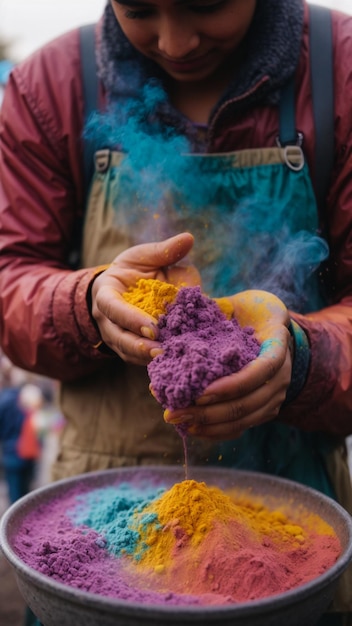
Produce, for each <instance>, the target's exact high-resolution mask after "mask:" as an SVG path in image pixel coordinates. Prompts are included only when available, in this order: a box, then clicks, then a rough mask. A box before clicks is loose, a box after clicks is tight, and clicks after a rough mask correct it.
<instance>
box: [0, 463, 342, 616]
mask: <svg viewBox="0 0 352 626" xmlns="http://www.w3.org/2000/svg"><path fill="white" fill-rule="evenodd" d="M165 470H167V472H165ZM192 470H195V471H196V472H197V471H198V472H201V473H203V472H204V473H205V474H210V473H211V474H217V475H218V476H219V477H220V476H227V477H228V476H229V474H230V473H233V474H234V477H235V476H242V477H244V476H245V477H246V478H249V477H251V478H253V480H254V481H255V480H259V481H261V482H263V483H264V482H272V483H275V485H280V484H281V485H282V486H283V487H284V486H285V485H286V486H287V487H289V488H290V489H291V491H292V490H293V491H296V492H297V493H300V492H302V493H309V494H310V495H311V496H312V497H313V499H316V500H317V499H319V500H321V501H322V502H325V503H326V504H327V505H328V507H330V508H332V509H335V510H336V511H337V512H338V515H339V516H340V519H342V520H343V522H344V524H345V527H346V529H347V535H348V541H347V545H346V548H345V550H344V552H343V553H342V554H341V555H340V557H339V558H338V559H337V561H336V562H335V563H334V564H333V565H332V566H331V567H330V568H329V569H328V570H327V571H326V572H324V573H323V574H321V575H320V576H318V577H317V578H315V579H313V580H312V581H308V582H307V583H305V584H303V585H299V586H297V587H295V588H294V589H291V590H289V591H285V592H283V593H280V594H276V595H274V596H273V595H270V596H267V597H265V598H260V599H258V600H251V601H246V602H238V603H236V604H235V603H233V604H226V605H224V604H221V605H209V604H203V605H202V604H200V605H182V604H181V605H179V604H177V605H175V604H173V605H166V604H165V603H163V604H161V603H160V604H149V603H144V602H135V601H129V600H123V599H119V598H113V597H111V596H102V595H98V594H94V593H91V592H89V591H84V590H81V589H77V588H75V587H70V586H69V585H65V584H63V583H61V582H59V581H56V580H54V579H52V578H50V577H49V576H46V575H45V574H42V573H41V572H38V571H37V570H36V569H34V568H32V567H31V566H30V565H27V564H25V563H24V562H23V561H22V560H21V559H20V558H19V557H18V556H17V554H16V553H15V551H14V550H13V548H12V547H11V544H10V541H9V539H8V532H9V530H10V526H11V523H12V520H13V518H14V517H15V516H16V514H17V512H18V510H21V509H22V507H23V506H24V505H27V506H29V504H30V503H31V501H32V500H36V499H38V497H39V498H40V497H42V496H45V495H47V494H48V495H49V494H50V493H55V492H57V491H60V490H61V489H64V490H65V488H66V487H67V488H69V487H70V486H72V485H75V484H77V483H78V482H79V481H83V482H87V483H88V482H89V481H90V480H92V479H94V478H95V479H97V480H99V479H101V480H102V481H103V482H104V479H105V478H108V477H109V476H110V475H117V476H120V475H124V474H131V473H132V474H135V473H142V474H143V473H146V472H155V471H157V472H159V473H160V472H161V474H163V473H165V474H166V473H168V474H171V473H172V472H177V473H179V472H180V471H182V467H181V466H178V465H143V466H125V467H121V468H111V469H107V470H98V471H93V472H86V473H84V474H78V475H76V476H72V477H69V478H64V479H61V480H58V481H55V482H52V483H49V484H47V485H44V486H42V487H39V488H37V489H34V490H33V491H31V492H29V493H28V494H26V495H25V496H23V497H22V498H20V499H19V500H17V501H16V502H15V503H14V504H12V505H10V507H9V508H8V509H7V510H6V511H5V512H4V514H3V515H2V517H1V519H0V551H2V552H3V554H4V556H5V557H6V559H7V560H8V561H9V563H10V565H12V566H13V568H14V570H15V575H16V576H20V577H22V578H24V579H26V580H27V581H28V580H29V581H30V582H31V584H33V585H35V586H36V587H37V588H39V589H40V590H41V591H43V592H45V593H50V594H52V595H56V596H58V597H59V598H60V599H62V600H66V601H68V600H69V601H70V602H71V603H72V604H75V605H78V604H79V605H81V604H84V605H85V606H86V607H91V608H93V607H95V608H97V609H100V610H102V609H103V610H104V611H105V612H107V613H115V612H116V610H117V609H118V610H119V614H124V615H126V616H127V615H132V614H133V615H137V614H141V615H144V616H145V617H149V618H153V617H154V616H163V617H167V616H170V618H171V617H172V616H173V614H176V613H177V618H178V619H181V618H187V617H190V618H192V620H195V619H196V618H197V616H199V619H201V618H202V616H203V615H204V613H205V612H206V614H207V616H209V617H213V618H216V617H219V618H221V617H222V616H225V615H226V616H231V613H234V614H236V616H238V617H240V616H241V617H244V616H246V615H247V614H248V613H250V614H251V615H255V614H258V613H261V614H263V615H265V613H266V612H272V602H273V598H275V604H276V607H277V608H280V607H284V606H285V605H287V604H288V603H289V602H290V600H291V604H292V606H294V605H295V604H298V603H301V602H302V601H303V600H305V599H308V598H310V597H311V596H312V595H316V594H317V593H318V592H319V591H322V590H323V589H324V588H325V587H327V586H328V585H330V584H331V582H333V581H335V580H336V579H337V578H338V577H339V576H340V575H341V574H342V573H343V571H344V570H345V569H346V568H347V566H348V564H349V563H350V561H351V560H352V516H351V515H350V514H349V513H348V511H346V509H344V508H343V507H342V506H341V505H340V504H339V503H338V502H336V501H335V500H333V499H332V498H330V497H329V496H327V495H325V494H323V493H321V492H320V491H318V490H316V489H313V488H312V487H308V486H306V485H304V484H302V483H298V482H296V481H293V480H290V479H287V478H282V477H279V476H275V475H273V474H264V473H261V472H256V471H252V470H241V469H236V468H217V467H213V466H196V467H192ZM312 588H314V593H313V594H312V593H311V591H312ZM78 596H79V601H78Z"/></svg>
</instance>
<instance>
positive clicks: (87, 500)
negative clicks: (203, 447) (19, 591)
mask: <svg viewBox="0 0 352 626" xmlns="http://www.w3.org/2000/svg"><path fill="white" fill-rule="evenodd" d="M298 514H299V518H298V517H297V515H298ZM14 549H15V551H16V552H17V554H18V556H19V557H20V558H21V559H22V560H23V561H24V562H25V563H27V564H28V565H29V566H31V567H32V568H34V569H36V570H38V571H39V572H41V573H43V574H45V575H46V576H49V577H52V578H53V579H54V580H57V581H60V582H62V583H63V584H66V585H69V586H72V587H75V588H79V589H83V590H86V591H90V592H91V593H95V594H99V595H104V596H110V597H114V598H119V599H124V600H129V601H135V602H142V603H148V604H150V603H151V604H172V605H192V604H194V605H197V604H198V605H212V604H213V605H214V604H228V603H240V602H246V601H250V600H256V599H260V598H264V597H268V596H272V595H275V594H279V593H282V592H285V591H288V590H291V589H294V588H295V587H297V586H299V585H302V584H304V583H306V582H308V581H310V580H313V579H314V578H316V577H317V576H319V575H321V574H322V573H323V572H325V571H326V570H328V569H329V568H330V567H331V566H332V565H333V564H334V563H335V562H336V560H337V558H338V557H339V555H340V553H341V545H340V542H339V540H338V538H337V536H336V534H335V533H334V531H333V529H332V528H331V526H329V525H328V524H327V523H326V522H325V521H324V520H322V519H321V518H320V517H319V516H318V515H315V514H313V513H311V512H309V511H307V510H306V509H305V508H303V507H300V508H299V510H298V508H297V507H296V509H295V513H294V514H293V513H292V514H291V512H287V511H286V510H284V508H283V505H282V504H280V506H278V508H277V509H268V508H266V507H265V506H264V504H263V502H262V501H260V500H258V499H257V500H255V499H253V498H251V497H250V496H249V495H248V494H247V493H240V492H236V491H232V492H227V493H225V492H224V491H222V490H220V489H218V488H217V487H209V486H207V485H206V484H205V483H199V482H196V481H193V480H186V481H183V482H181V483H177V484H175V485H174V486H173V487H171V488H170V489H168V490H166V489H165V488H164V489H162V488H160V487H156V486H155V485H153V484H150V485H146V484H144V485H141V486H138V485H135V484H131V483H124V484H120V485H113V486H108V487H101V488H98V489H95V490H92V491H86V492H84V493H82V492H81V493H80V492H79V491H78V488H76V489H72V490H71V491H70V492H69V493H68V494H66V495H65V496H64V497H62V496H61V497H57V498H56V499H54V500H53V501H51V502H49V503H47V504H43V505H42V506H41V507H39V508H38V509H37V510H35V511H32V512H31V513H30V514H29V515H28V516H27V518H26V519H25V521H24V522H23V523H22V526H21V527H20V529H19V531H18V533H17V535H16V539H15V544H14Z"/></svg>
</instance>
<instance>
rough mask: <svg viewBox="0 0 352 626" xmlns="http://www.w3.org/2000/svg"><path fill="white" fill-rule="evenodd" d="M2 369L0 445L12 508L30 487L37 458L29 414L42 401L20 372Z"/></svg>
mask: <svg viewBox="0 0 352 626" xmlns="http://www.w3.org/2000/svg"><path fill="white" fill-rule="evenodd" d="M2 363H3V362H2ZM3 365H4V363H3ZM4 368H5V370H6V368H7V371H5V374H3V381H5V386H4V385H3V386H2V389H1V391H0V445H1V449H2V465H3V471H4V477H5V481H6V485H7V491H8V499H9V502H10V503H11V504H12V503H13V502H16V500H18V499H19V498H21V497H22V496H24V495H26V493H28V492H29V491H30V489H31V488H32V485H33V480H34V477H35V472H36V467H37V462H38V460H39V458H40V442H39V439H38V437H37V433H36V427H35V423H34V420H33V413H34V412H35V411H36V410H37V409H38V408H39V407H40V406H41V404H42V402H43V397H42V393H41V390H40V389H39V387H37V386H36V385H33V384H29V383H26V377H25V373H24V372H21V370H19V369H18V368H13V367H11V366H8V365H4Z"/></svg>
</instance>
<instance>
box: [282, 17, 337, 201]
mask: <svg viewBox="0 0 352 626" xmlns="http://www.w3.org/2000/svg"><path fill="white" fill-rule="evenodd" d="M309 14H310V24H309V38H310V73H311V84H312V103H313V117H314V127H315V152H314V163H315V165H314V172H315V188H316V198H317V204H318V206H319V207H324V205H325V201H326V194H327V191H328V185H329V182H330V177H331V172H332V168H333V162H334V72H333V44H332V26H331V12H330V10H329V9H326V8H325V7H320V6H317V5H310V6H309ZM302 140H303V136H302V134H300V133H299V132H298V131H297V129H296V120H295V77H294V76H292V77H291V79H290V81H289V82H288V83H286V85H284V87H283V88H282V90H281V96H280V130H279V138H278V141H279V144H280V145H281V146H288V145H301V144H302Z"/></svg>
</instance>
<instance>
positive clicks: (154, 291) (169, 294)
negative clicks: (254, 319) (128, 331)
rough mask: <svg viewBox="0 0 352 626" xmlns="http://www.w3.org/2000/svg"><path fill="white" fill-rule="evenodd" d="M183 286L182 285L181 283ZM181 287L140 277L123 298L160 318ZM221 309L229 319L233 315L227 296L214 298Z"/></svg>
mask: <svg viewBox="0 0 352 626" xmlns="http://www.w3.org/2000/svg"><path fill="white" fill-rule="evenodd" d="M181 287H182V285H181ZM178 290H179V287H175V285H171V284H169V283H164V282H162V281H161V280H155V279H153V278H140V279H139V280H138V281H137V283H136V286H135V287H130V288H129V289H128V290H127V291H125V293H123V294H122V296H123V298H124V299H125V300H126V301H127V302H129V303H130V304H133V305H134V306H138V308H140V309H142V311H145V312H146V313H149V315H152V316H153V317H155V318H158V317H159V315H162V314H164V313H166V308H167V305H168V304H171V303H172V302H173V301H174V299H175V298H176V294H177V292H178ZM214 301H215V302H216V303H217V305H218V307H219V309H220V310H221V311H222V312H223V313H224V315H226V317H227V319H231V318H232V316H233V306H232V304H231V302H230V300H228V299H227V298H214Z"/></svg>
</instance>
